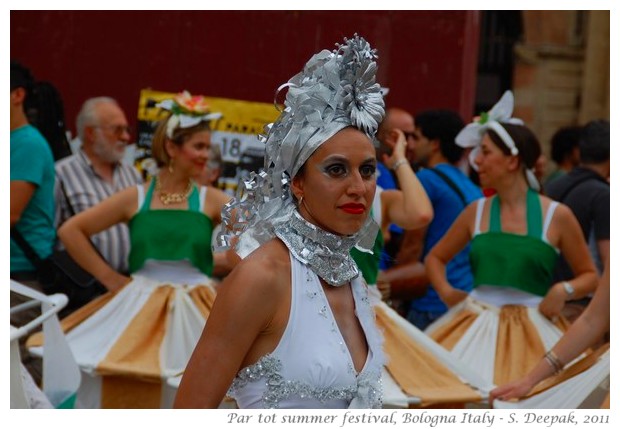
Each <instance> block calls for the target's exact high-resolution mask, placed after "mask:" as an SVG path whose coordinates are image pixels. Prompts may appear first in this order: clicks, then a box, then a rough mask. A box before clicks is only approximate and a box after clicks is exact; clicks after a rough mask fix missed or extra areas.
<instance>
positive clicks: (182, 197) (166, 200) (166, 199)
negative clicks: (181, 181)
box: [155, 179, 194, 206]
mask: <svg viewBox="0 0 620 429" xmlns="http://www.w3.org/2000/svg"><path fill="white" fill-rule="evenodd" d="M193 185H194V183H193V182H192V180H191V179H190V180H188V181H187V187H186V188H185V190H184V191H183V192H165V191H163V190H162V189H161V180H157V179H155V192H157V193H158V194H159V200H160V201H161V202H162V204H163V205H165V206H167V205H168V204H179V203H182V202H185V201H187V197H189V194H190V193H191V192H192V188H193Z"/></svg>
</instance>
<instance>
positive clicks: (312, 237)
mask: <svg viewBox="0 0 620 429" xmlns="http://www.w3.org/2000/svg"><path fill="white" fill-rule="evenodd" d="M370 228H372V227H370ZM275 235H276V236H277V237H278V238H279V239H280V240H282V241H283V242H284V244H286V247H288V249H289V250H290V252H291V253H292V254H293V256H295V258H297V259H298V260H299V261H300V262H301V263H303V264H305V265H308V266H309V267H310V269H311V270H312V271H313V272H314V273H315V274H316V275H317V276H319V277H320V278H322V279H323V280H325V281H326V282H327V283H329V284H330V285H331V286H342V285H345V284H347V283H348V282H350V281H351V280H352V279H354V278H355V277H357V276H358V275H359V270H358V269H357V265H356V264H355V261H354V260H353V258H352V257H351V254H350V253H349V252H350V251H351V249H352V248H353V246H355V243H357V241H358V239H359V238H358V236H357V235H352V236H349V237H342V236H339V235H335V234H332V233H329V232H327V231H324V230H322V229H321V228H319V227H317V226H316V225H314V224H311V223H310V222H308V221H306V220H305V219H304V218H303V217H301V215H300V214H299V212H298V211H297V210H295V211H294V212H293V215H292V216H291V217H290V219H289V221H288V222H286V223H282V224H280V225H278V227H276V229H275Z"/></svg>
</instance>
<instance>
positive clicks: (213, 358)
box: [174, 255, 290, 408]
mask: <svg viewBox="0 0 620 429" xmlns="http://www.w3.org/2000/svg"><path fill="white" fill-rule="evenodd" d="M250 258H251V259H250ZM271 268H273V267H270V262H269V261H265V260H263V261H262V262H261V259H260V258H252V255H250V256H249V257H248V259H245V260H244V261H242V262H241V263H240V264H239V265H238V266H237V267H236V268H235V269H234V270H233V271H232V272H231V273H230V274H229V275H228V276H227V277H226V279H224V281H222V283H221V284H220V287H219V288H218V294H217V298H216V300H215V303H214V305H213V309H212V311H211V314H210V315H209V319H208V322H207V324H206V326H205V329H204V330H203V332H202V335H201V337H200V339H199V340H198V344H197V345H196V348H195V349H194V352H193V354H192V356H191V358H190V360H189V363H188V365H187V368H186V369H185V373H184V375H183V379H182V381H181V385H180V386H179V390H178V393H177V395H176V400H175V403H174V407H175V408H217V407H218V406H219V404H220V403H221V402H222V399H223V398H224V396H225V395H226V392H227V390H228V388H229V387H230V385H231V383H232V381H233V379H234V378H235V376H236V375H237V372H239V370H240V369H241V368H242V365H243V364H244V362H245V359H246V356H247V354H248V352H249V351H250V348H251V347H252V346H253V345H254V344H255V343H256V341H257V337H259V335H260V334H261V332H266V331H268V330H269V327H270V324H271V321H272V319H273V318H274V314H275V313H276V310H277V309H278V308H281V307H282V304H281V303H283V301H284V300H283V299H282V286H281V283H282V279H283V278H284V277H286V276H285V275H281V274H282V270H278V269H277V268H276V269H271ZM278 273H280V275H279V274H278ZM287 280H288V283H289V284H290V273H289V276H288V278H287ZM289 289H290V287H289ZM287 314H288V313H287ZM269 351H271V350H268V351H267V352H269Z"/></svg>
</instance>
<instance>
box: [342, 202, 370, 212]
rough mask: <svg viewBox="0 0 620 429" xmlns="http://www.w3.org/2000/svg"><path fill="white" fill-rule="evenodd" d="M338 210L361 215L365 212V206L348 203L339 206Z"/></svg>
mask: <svg viewBox="0 0 620 429" xmlns="http://www.w3.org/2000/svg"><path fill="white" fill-rule="evenodd" d="M340 209H342V210H343V211H344V212H345V213H349V214H355V215H361V214H363V213H364V211H365V210H366V206H364V204H355V203H348V204H344V205H342V206H340Z"/></svg>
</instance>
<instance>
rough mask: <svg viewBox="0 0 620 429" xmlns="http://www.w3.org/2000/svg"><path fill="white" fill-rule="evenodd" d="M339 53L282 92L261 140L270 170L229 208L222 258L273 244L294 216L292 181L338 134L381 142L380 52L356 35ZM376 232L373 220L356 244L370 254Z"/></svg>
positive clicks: (313, 62) (248, 182)
mask: <svg viewBox="0 0 620 429" xmlns="http://www.w3.org/2000/svg"><path fill="white" fill-rule="evenodd" d="M336 46H337V48H336V49H335V50H334V51H333V52H330V51H328V50H323V51H321V52H319V53H318V54H316V55H314V56H313V57H312V58H311V59H310V60H309V61H308V62H307V63H306V65H305V67H304V69H303V71H302V72H301V73H299V74H297V75H295V76H293V77H292V78H291V79H290V80H289V82H287V83H286V84H284V85H282V86H281V87H280V88H279V89H283V88H285V87H286V88H288V93H287V96H286V100H285V102H284V106H285V108H284V110H282V113H281V114H280V116H279V117H278V119H277V121H276V122H275V123H273V124H269V125H268V126H267V127H266V128H265V131H266V135H264V136H260V139H261V141H263V142H264V143H265V164H264V168H263V170H261V171H260V172H259V173H255V172H253V173H251V174H250V176H249V177H248V178H246V179H244V180H242V181H241V183H240V184H239V186H238V188H237V193H236V195H235V197H234V198H233V199H232V200H231V201H230V202H229V203H228V204H226V205H225V206H224V208H223V209H222V226H223V228H222V232H221V233H220V234H219V235H218V238H217V244H216V245H215V250H216V251H221V250H226V249H229V248H231V247H234V248H235V250H236V251H237V253H238V254H239V256H241V257H242V258H243V257H245V256H247V255H249V254H250V253H251V252H253V251H254V250H255V249H256V248H257V247H258V246H260V245H261V244H263V243H265V242H267V241H269V240H271V239H272V238H273V237H274V236H275V230H276V229H277V228H278V226H279V225H284V224H286V223H287V222H289V220H290V219H291V217H292V215H293V212H294V211H295V202H294V200H293V197H292V194H291V190H290V184H291V179H292V178H293V177H295V175H296V174H297V173H298V172H299V170H300V168H301V167H302V166H303V165H304V163H305V162H306V161H307V160H308V158H309V157H310V156H311V155H312V153H314V151H315V150H316V149H317V148H318V147H319V146H320V145H322V144H323V143H324V142H325V141H326V140H328V139H329V138H330V137H332V136H333V135H334V134H336V133H337V132H338V131H340V130H342V129H343V128H346V127H355V128H357V129H359V130H360V131H362V132H364V133H365V134H366V135H367V136H368V137H369V138H370V139H371V141H374V135H375V133H376V131H377V128H378V126H379V123H380V122H381V121H382V120H383V116H384V114H385V110H384V103H383V95H382V92H381V87H380V85H379V84H378V83H376V82H375V77H376V73H377V63H376V62H375V60H376V59H377V55H376V51H375V50H374V49H372V48H371V47H370V44H369V43H368V42H367V41H366V40H364V38H362V37H359V36H358V35H357V34H356V35H355V36H354V37H353V38H351V39H346V38H345V39H344V43H343V44H336ZM377 232H378V226H377V225H376V223H375V222H374V221H373V220H372V219H370V217H369V220H368V221H367V222H366V224H365V226H364V227H363V228H362V230H361V231H360V232H359V233H358V234H357V235H356V236H355V237H356V239H357V241H356V242H355V243H354V244H355V245H356V247H357V248H358V249H360V250H362V251H366V252H371V249H372V246H373V244H374V241H375V238H376V235H377ZM326 280H327V279H326Z"/></svg>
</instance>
